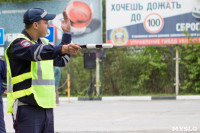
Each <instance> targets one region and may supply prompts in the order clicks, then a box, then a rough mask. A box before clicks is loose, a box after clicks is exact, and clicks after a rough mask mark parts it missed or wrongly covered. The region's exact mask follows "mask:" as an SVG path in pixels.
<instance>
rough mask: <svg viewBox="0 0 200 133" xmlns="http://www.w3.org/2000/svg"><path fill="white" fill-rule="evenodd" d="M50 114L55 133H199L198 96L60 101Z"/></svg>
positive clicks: (7, 117)
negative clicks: (132, 99)
mask: <svg viewBox="0 0 200 133" xmlns="http://www.w3.org/2000/svg"><path fill="white" fill-rule="evenodd" d="M4 110H5V112H4V113H5V122H6V128H7V132H9V133H10V132H14V130H13V128H12V119H11V115H10V114H7V113H6V106H4ZM54 117H55V131H56V132H58V133H185V132H192V133H200V100H154V101H71V102H70V103H68V102H67V101H61V103H60V105H59V106H57V107H56V108H55V110H54Z"/></svg>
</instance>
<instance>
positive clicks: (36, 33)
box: [5, 8, 81, 133]
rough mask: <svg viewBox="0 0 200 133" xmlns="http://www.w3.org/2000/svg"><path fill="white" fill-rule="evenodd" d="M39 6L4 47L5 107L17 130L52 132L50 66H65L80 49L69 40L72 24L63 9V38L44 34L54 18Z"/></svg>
mask: <svg viewBox="0 0 200 133" xmlns="http://www.w3.org/2000/svg"><path fill="white" fill-rule="evenodd" d="M55 16H56V15H55V14H49V13H48V12H47V11H45V10H43V9H41V8H31V9H29V10H27V11H26V12H25V14H24V16H23V22H24V23H25V29H24V30H23V31H22V34H21V35H20V36H19V37H17V38H16V39H14V40H13V41H12V42H11V43H10V45H9V46H8V48H7V49H6V52H5V55H6V62H7V102H8V103H7V106H8V107H7V109H8V112H9V113H12V114H13V120H14V129H15V132H18V133H54V118H53V108H54V107H55V106H56V104H55V101H56V100H55V81H54V70H53V66H59V67H62V66H65V65H66V64H67V63H68V61H69V58H70V55H73V54H77V52H78V51H79V50H80V49H81V47H79V46H78V44H76V43H70V42H71V32H70V30H71V28H70V26H71V24H70V20H69V18H68V16H67V13H66V11H65V10H63V17H64V20H62V22H61V27H62V30H63V37H62V41H61V43H60V44H59V45H58V46H54V45H51V44H50V43H49V41H48V40H47V39H45V38H44V37H45V36H46V34H47V30H48V28H49V27H50V26H49V23H48V21H49V20H52V19H54V18H55Z"/></svg>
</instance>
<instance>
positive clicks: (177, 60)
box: [176, 46, 179, 95]
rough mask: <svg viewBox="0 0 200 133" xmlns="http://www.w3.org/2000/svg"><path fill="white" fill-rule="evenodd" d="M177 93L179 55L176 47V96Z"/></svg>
mask: <svg viewBox="0 0 200 133" xmlns="http://www.w3.org/2000/svg"><path fill="white" fill-rule="evenodd" d="M178 93H179V55H178V46H177V47H176V95H178Z"/></svg>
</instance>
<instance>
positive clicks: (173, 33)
mask: <svg viewBox="0 0 200 133" xmlns="http://www.w3.org/2000/svg"><path fill="white" fill-rule="evenodd" d="M198 19H199V20H200V1H199V0H143V1H141V0H134V1H133V0H106V30H107V43H113V44H114V45H115V46H134V45H175V44H187V43H189V42H191V40H192V42H193V43H197V42H200V34H199V29H200V22H198V21H197V20H198Z"/></svg>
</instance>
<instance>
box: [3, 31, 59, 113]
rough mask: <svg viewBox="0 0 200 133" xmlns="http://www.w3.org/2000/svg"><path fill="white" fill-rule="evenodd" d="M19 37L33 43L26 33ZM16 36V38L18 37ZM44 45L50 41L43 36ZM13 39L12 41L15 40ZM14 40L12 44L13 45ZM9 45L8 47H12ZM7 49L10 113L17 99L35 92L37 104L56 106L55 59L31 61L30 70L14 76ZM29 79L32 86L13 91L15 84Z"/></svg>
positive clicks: (49, 106) (44, 106) (8, 103)
mask: <svg viewBox="0 0 200 133" xmlns="http://www.w3.org/2000/svg"><path fill="white" fill-rule="evenodd" d="M18 38H24V39H26V40H28V41H30V42H31V43H33V44H36V43H35V42H34V41H31V40H30V39H29V38H28V37H26V36H25V35H24V34H21V35H20V36H19V37H18ZM18 38H16V39H18ZM41 40H42V43H43V44H44V45H48V44H49V41H48V40H47V39H45V38H41ZM13 41H14V40H13ZM13 41H12V42H13ZM12 42H11V43H10V45H12ZM10 45H9V46H8V48H9V47H10ZM8 48H7V49H6V51H5V57H6V62H7V110H8V113H12V111H13V103H14V101H15V100H16V99H18V98H21V97H24V96H28V95H31V94H33V95H34V98H35V100H36V102H37V104H38V105H39V106H40V107H43V108H54V107H55V106H56V104H55V101H56V100H55V80H54V69H53V60H45V61H38V62H34V61H31V69H30V72H27V73H23V74H20V75H17V76H15V77H13V76H12V73H11V67H10V62H9V57H8V55H7V50H8ZM27 79H31V81H32V82H31V87H30V88H26V89H23V90H19V91H13V85H15V84H17V83H20V82H23V81H25V80H27Z"/></svg>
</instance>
